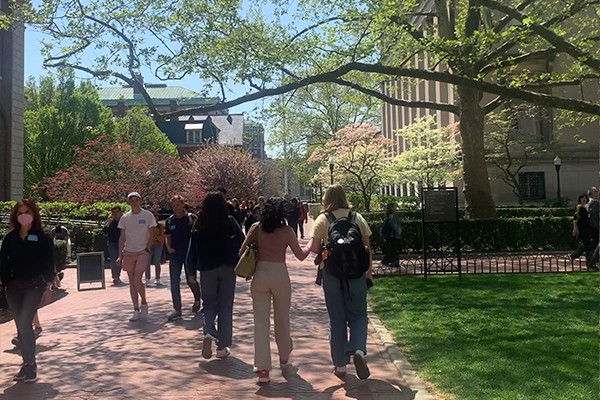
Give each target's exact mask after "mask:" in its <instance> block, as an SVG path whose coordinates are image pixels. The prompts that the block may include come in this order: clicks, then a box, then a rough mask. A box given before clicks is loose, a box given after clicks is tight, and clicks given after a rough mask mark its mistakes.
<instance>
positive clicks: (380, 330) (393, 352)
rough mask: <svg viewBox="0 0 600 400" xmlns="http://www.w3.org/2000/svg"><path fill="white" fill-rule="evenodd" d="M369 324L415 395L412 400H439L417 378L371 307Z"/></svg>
mask: <svg viewBox="0 0 600 400" xmlns="http://www.w3.org/2000/svg"><path fill="white" fill-rule="evenodd" d="M367 313H368V317H369V323H370V324H371V326H372V327H373V329H375V332H376V333H377V336H379V339H380V341H381V343H382V344H383V346H384V348H385V352H386V353H387V355H388V356H389V357H390V359H391V360H392V363H393V364H394V366H395V367H396V369H397V370H398V373H399V374H400V375H401V376H402V378H403V379H404V381H405V382H406V383H407V384H408V387H409V388H410V389H411V390H412V391H413V392H414V393H415V397H414V400H440V397H437V396H435V395H433V394H432V393H431V392H430V390H429V389H428V388H427V385H426V384H425V382H423V380H422V379H421V378H419V377H418V376H417V373H416V372H415V370H414V368H413V366H412V365H411V364H410V363H409V362H408V360H407V359H406V357H404V354H403V353H402V352H401V351H400V349H399V348H398V346H396V343H395V342H394V339H393V338H392V335H391V334H390V332H389V331H388V330H387V329H386V328H385V326H384V325H383V324H382V323H381V321H380V320H379V318H378V317H377V316H376V315H375V313H374V312H373V310H372V309H371V307H367Z"/></svg>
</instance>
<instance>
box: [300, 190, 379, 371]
mask: <svg viewBox="0 0 600 400" xmlns="http://www.w3.org/2000/svg"><path fill="white" fill-rule="evenodd" d="M323 211H324V212H323V213H321V214H320V215H319V216H318V217H317V219H316V220H315V223H314V226H313V231H312V238H311V240H310V242H309V246H310V249H311V250H312V251H313V252H315V253H320V252H321V251H322V250H321V249H322V248H323V247H322V246H323V244H325V245H326V250H324V251H323V253H322V254H324V257H323V259H324V269H323V274H322V275H323V276H322V278H323V280H322V284H323V292H324V294H325V304H326V306H327V312H328V314H329V345H330V348H331V358H332V361H333V366H334V369H333V372H334V374H335V375H336V376H338V377H344V376H345V375H346V365H347V364H349V363H350V358H351V357H352V359H353V361H354V366H355V368H356V373H357V375H358V377H359V378H360V379H366V378H368V377H369V375H370V371H369V367H368V365H367V361H366V359H365V355H366V354H367V284H368V283H369V282H372V281H371V279H372V278H371V253H370V236H371V229H370V228H369V225H368V224H367V222H366V221H365V219H364V218H363V217H362V216H361V215H360V214H359V213H356V212H353V211H351V210H350V205H349V204H348V201H347V200H346V193H345V192H344V189H343V188H342V187H341V186H340V185H332V186H330V187H329V188H328V189H327V190H326V191H325V195H324V196H323ZM338 220H345V221H346V222H345V225H346V228H347V229H348V231H347V232H342V231H341V226H342V225H341V224H340V225H339V226H340V231H337V230H336V231H335V232H334V229H333V228H334V225H336V226H338V224H336V222H337V221H338ZM357 228H358V230H359V232H356V230H357ZM351 231H352V232H354V233H352V232H351ZM339 234H344V235H345V239H341V244H340V246H335V247H334V245H335V242H337V243H339V241H338V240H335V242H334V244H333V245H332V243H331V241H330V235H331V236H334V235H336V236H337V235H339ZM349 238H350V239H352V240H350V241H349V240H347V239H349ZM345 243H350V244H352V243H354V245H351V246H349V248H348V249H344V248H342V247H343V245H344V244H345ZM340 252H353V255H346V256H344V257H339V256H338V254H339V253H340ZM352 260H359V263H358V264H357V265H355V264H354V263H352V262H351V261H352ZM348 330H349V331H350V332H349V333H350V334H349V335H348Z"/></svg>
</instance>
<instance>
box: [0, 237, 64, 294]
mask: <svg viewBox="0 0 600 400" xmlns="http://www.w3.org/2000/svg"><path fill="white" fill-rule="evenodd" d="M40 275H43V277H44V280H45V281H46V282H51V281H53V280H54V277H55V275H56V273H55V270H54V244H53V241H52V238H51V237H50V236H49V235H47V234H45V233H34V232H30V233H29V234H28V235H27V236H26V237H25V239H24V240H23V239H21V237H20V236H19V232H18V231H17V230H13V231H11V232H9V233H8V234H7V235H6V236H5V237H4V240H3V241H2V248H0V279H1V280H2V283H3V284H4V285H7V286H10V283H11V282H13V281H28V280H31V279H34V278H37V277H39V276H40Z"/></svg>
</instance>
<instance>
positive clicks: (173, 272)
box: [169, 254, 200, 312]
mask: <svg viewBox="0 0 600 400" xmlns="http://www.w3.org/2000/svg"><path fill="white" fill-rule="evenodd" d="M182 268H183V262H181V261H180V260H178V259H177V258H176V257H175V256H174V255H173V254H171V256H170V259H169V278H170V280H171V298H172V299H173V308H174V309H175V311H179V312H181V289H180V287H179V285H180V284H181V270H182ZM186 278H187V276H186ZM186 282H187V284H188V286H189V287H190V289H191V290H192V293H193V294H194V301H200V284H198V282H196V283H195V284H193V285H190V283H189V282H188V281H187V279H186Z"/></svg>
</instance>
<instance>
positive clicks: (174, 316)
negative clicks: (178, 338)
mask: <svg viewBox="0 0 600 400" xmlns="http://www.w3.org/2000/svg"><path fill="white" fill-rule="evenodd" d="M178 319H181V311H173V312H172V313H171V314H169V316H168V317H167V320H168V321H177V320H178Z"/></svg>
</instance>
